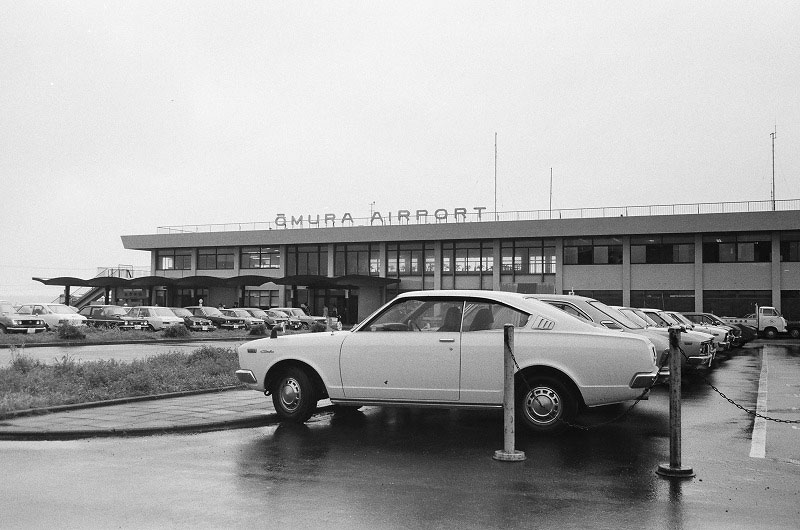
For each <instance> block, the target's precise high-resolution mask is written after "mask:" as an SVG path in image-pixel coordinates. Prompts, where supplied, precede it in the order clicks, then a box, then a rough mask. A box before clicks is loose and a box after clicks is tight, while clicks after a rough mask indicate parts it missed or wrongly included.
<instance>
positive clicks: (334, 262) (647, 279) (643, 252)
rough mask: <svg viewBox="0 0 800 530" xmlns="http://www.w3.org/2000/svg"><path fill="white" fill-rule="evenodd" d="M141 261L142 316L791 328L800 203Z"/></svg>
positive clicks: (373, 234)
mask: <svg viewBox="0 0 800 530" xmlns="http://www.w3.org/2000/svg"><path fill="white" fill-rule="evenodd" d="M122 242H123V245H124V247H125V248H127V249H136V250H142V251H145V252H149V253H150V263H151V276H149V277H148V278H146V279H143V280H144V281H143V282H139V283H140V285H145V286H146V288H144V289H141V291H142V292H143V293H144V294H143V295H142V297H143V298H144V300H143V301H142V303H153V304H159V305H168V306H188V305H192V304H196V303H198V302H199V301H200V300H201V299H202V300H203V302H204V303H205V304H206V305H215V306H217V305H226V306H227V307H232V306H235V305H238V306H241V307H262V308H266V307H276V306H290V305H291V306H299V305H300V304H306V305H308V307H309V308H310V310H311V312H312V313H315V314H321V313H322V312H323V308H324V307H327V308H329V309H330V310H332V309H333V308H334V307H335V308H336V309H337V312H338V313H339V315H340V316H341V317H342V319H343V321H344V322H345V323H346V324H352V323H355V322H357V321H358V320H359V319H361V318H363V317H365V316H366V315H368V314H369V313H370V312H372V311H373V310H375V309H376V308H377V307H378V306H379V305H380V304H381V303H383V302H385V301H386V300H388V299H391V298H392V297H393V296H395V295H396V294H397V293H400V292H404V291H409V290H417V289H493V290H513V291H520V292H532V293H533V292H547V293H552V292H555V293H567V292H574V293H575V294H583V295H587V296H591V297H594V298H597V299H599V300H602V301H604V302H606V303H610V304H617V305H620V304H621V305H633V306H637V307H656V308H665V309H674V310H681V311H695V310H696V311H709V312H713V313H716V314H719V315H726V316H738V315H743V314H746V313H751V312H753V307H754V304H761V305H772V306H775V307H777V308H779V309H780V310H782V311H783V312H784V314H785V315H786V316H787V318H793V319H800V200H791V201H759V202H736V203H713V204H712V203H705V204H683V205H662V206H637V207H615V208H593V209H576V210H552V211H548V210H544V211H525V212H502V213H496V214H495V213H492V212H487V210H486V208H482V207H474V208H455V209H452V210H446V209H436V210H399V211H393V212H373V213H372V215H371V216H370V217H369V218H354V217H353V216H352V215H351V214H349V213H343V214H341V215H340V214H330V213H328V214H308V213H305V214H302V215H300V214H294V215H288V214H279V215H278V216H276V218H275V220H274V221H270V222H263V223H246V224H228V225H205V226H181V227H160V228H158V230H157V233H155V234H145V235H125V236H122Z"/></svg>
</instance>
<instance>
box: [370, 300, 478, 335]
mask: <svg viewBox="0 0 800 530" xmlns="http://www.w3.org/2000/svg"><path fill="white" fill-rule="evenodd" d="M463 306H464V303H463V302H462V301H461V300H419V299H404V300H400V301H399V302H397V303H396V304H393V305H391V306H389V307H387V308H386V309H385V310H384V311H383V312H382V313H381V314H379V315H378V316H377V317H375V318H374V319H373V320H372V321H371V322H369V324H368V325H367V326H364V327H363V328H362V329H361V331H414V332H430V331H442V332H448V331H449V332H459V331H461V315H462V308H463Z"/></svg>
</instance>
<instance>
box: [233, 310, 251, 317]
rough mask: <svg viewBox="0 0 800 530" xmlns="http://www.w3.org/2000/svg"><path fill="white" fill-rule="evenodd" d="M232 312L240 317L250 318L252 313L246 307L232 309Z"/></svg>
mask: <svg viewBox="0 0 800 530" xmlns="http://www.w3.org/2000/svg"><path fill="white" fill-rule="evenodd" d="M231 313H233V314H234V315H235V316H237V317H240V318H250V313H248V312H247V311H245V310H244V309H231Z"/></svg>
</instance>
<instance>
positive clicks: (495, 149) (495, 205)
mask: <svg viewBox="0 0 800 530" xmlns="http://www.w3.org/2000/svg"><path fill="white" fill-rule="evenodd" d="M494 220H495V221H497V133H496V132H495V133H494Z"/></svg>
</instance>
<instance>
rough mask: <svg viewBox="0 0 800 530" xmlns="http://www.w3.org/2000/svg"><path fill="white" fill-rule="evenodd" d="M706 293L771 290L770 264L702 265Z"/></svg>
mask: <svg viewBox="0 0 800 530" xmlns="http://www.w3.org/2000/svg"><path fill="white" fill-rule="evenodd" d="M703 288H704V290H706V291H731V290H746V291H754V290H768V291H771V290H772V264H771V263H704V264H703Z"/></svg>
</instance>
